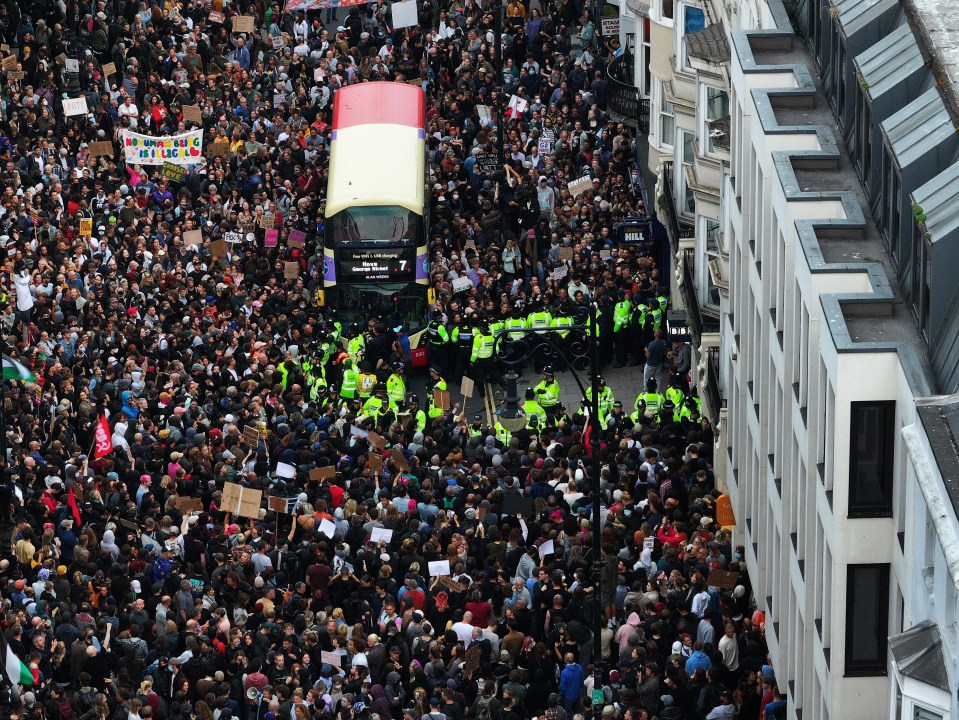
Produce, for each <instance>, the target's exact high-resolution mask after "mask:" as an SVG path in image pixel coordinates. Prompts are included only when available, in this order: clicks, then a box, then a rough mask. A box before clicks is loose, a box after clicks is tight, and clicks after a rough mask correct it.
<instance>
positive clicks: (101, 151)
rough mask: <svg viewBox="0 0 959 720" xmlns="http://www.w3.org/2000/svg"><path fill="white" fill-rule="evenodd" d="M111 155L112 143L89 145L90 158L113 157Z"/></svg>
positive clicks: (103, 142) (99, 142)
mask: <svg viewBox="0 0 959 720" xmlns="http://www.w3.org/2000/svg"><path fill="white" fill-rule="evenodd" d="M113 154H114V153H113V143H112V142H110V141H109V140H99V141H97V142H92V143H90V155H91V156H92V157H101V156H104V157H113Z"/></svg>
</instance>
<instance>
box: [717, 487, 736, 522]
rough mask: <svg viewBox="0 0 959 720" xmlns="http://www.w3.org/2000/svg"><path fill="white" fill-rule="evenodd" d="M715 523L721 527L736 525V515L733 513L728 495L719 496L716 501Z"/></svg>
mask: <svg viewBox="0 0 959 720" xmlns="http://www.w3.org/2000/svg"><path fill="white" fill-rule="evenodd" d="M716 522H718V523H719V524H720V525H722V526H723V527H733V526H735V525H736V514H735V513H734V512H733V503H732V500H730V498H729V495H720V496H719V497H718V498H717V499H716Z"/></svg>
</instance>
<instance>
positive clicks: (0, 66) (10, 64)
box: [0, 55, 17, 72]
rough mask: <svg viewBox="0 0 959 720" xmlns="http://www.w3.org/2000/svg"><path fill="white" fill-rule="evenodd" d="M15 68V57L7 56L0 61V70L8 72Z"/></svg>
mask: <svg viewBox="0 0 959 720" xmlns="http://www.w3.org/2000/svg"><path fill="white" fill-rule="evenodd" d="M16 67H17V56H16V55H7V57H5V58H4V59H3V60H0V70H3V71H4V72H8V71H10V70H13V69H14V68H16Z"/></svg>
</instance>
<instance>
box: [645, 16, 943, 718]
mask: <svg viewBox="0 0 959 720" xmlns="http://www.w3.org/2000/svg"><path fill="white" fill-rule="evenodd" d="M936 4H937V3H936V0H902V1H901V2H900V1H897V0H831V2H828V3H823V2H819V1H818V0H796V1H794V2H790V3H789V4H788V7H787V6H784V5H783V4H782V3H781V2H780V1H779V0H772V1H771V2H769V3H768V5H767V4H764V3H761V2H745V1H744V2H736V3H733V2H720V1H718V0H717V1H716V2H709V1H708V0H707V2H705V3H700V2H685V1H683V2H680V1H679V0H653V3H652V4H651V5H650V6H649V8H648V11H647V12H648V17H649V25H650V28H651V33H650V39H651V43H650V52H649V58H650V63H649V71H650V131H649V144H650V151H649V163H650V169H651V170H652V171H653V172H654V173H656V175H657V177H658V184H657V188H656V194H655V202H656V210H657V213H658V216H659V218H660V220H661V221H662V222H663V224H664V225H665V226H666V229H667V233H668V234H669V237H670V242H671V243H672V249H673V252H674V255H675V258H676V272H675V277H674V278H673V291H674V297H675V298H676V299H677V300H679V301H681V304H683V305H684V306H685V313H686V322H687V324H688V326H689V330H690V333H691V335H692V336H693V340H694V343H695V345H696V353H697V354H696V358H697V362H696V363H695V366H696V377H695V381H696V384H697V386H698V387H699V388H700V391H701V394H702V395H703V399H704V406H705V408H706V412H707V414H708V415H709V417H710V418H711V419H712V420H713V422H714V423H715V424H716V425H717V428H718V430H719V432H718V434H717V436H718V444H717V447H716V449H715V455H716V458H717V461H716V466H717V476H718V477H720V478H722V479H723V480H724V482H725V488H726V491H727V492H728V493H729V495H730V497H731V499H732V503H733V507H734V510H735V513H736V517H737V525H736V528H735V537H736V539H737V542H738V543H739V544H741V545H743V546H744V548H745V556H746V560H747V565H748V568H749V573H750V576H751V579H752V582H753V586H754V589H755V595H756V601H757V603H758V605H759V607H760V609H762V610H764V611H765V612H766V616H767V637H768V640H769V646H770V653H771V656H772V662H773V664H774V666H775V668H776V675H777V681H778V683H779V686H780V689H781V690H782V691H783V692H784V694H785V695H786V697H787V699H788V716H789V717H790V718H795V719H797V720H798V719H800V718H823V719H828V718H885V717H889V718H895V719H896V720H899V719H900V718H902V719H908V720H935V719H936V718H951V717H959V701H957V693H959V661H957V652H959V647H957V627H959V617H957V612H959V610H957V608H959V605H957V601H959V520H957V508H959V442H957V440H959V396H957V395H956V393H957V391H959V283H957V282H956V281H955V279H954V278H953V277H952V268H953V267H955V266H956V264H957V262H959V114H957V109H959V103H957V101H956V96H955V94H954V92H953V90H952V88H953V87H954V86H955V85H954V82H959V52H957V51H955V50H953V51H951V52H950V50H949V47H950V46H954V44H955V43H954V40H952V39H951V38H950V37H949V35H948V30H947V26H948V21H947V20H946V18H947V17H948V15H949V13H948V12H947V10H948V9H947V8H945V7H942V8H938V9H937V8H936V7H935V6H936ZM938 4H940V5H941V3H938ZM650 200H651V202H652V201H653V198H651V199H650Z"/></svg>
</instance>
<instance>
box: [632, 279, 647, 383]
mask: <svg viewBox="0 0 959 720" xmlns="http://www.w3.org/2000/svg"><path fill="white" fill-rule="evenodd" d="M632 299H633V303H632V307H631V309H630V311H629V345H630V347H629V352H630V354H631V355H632V356H633V358H632V360H630V362H629V366H630V367H635V366H637V365H643V364H644V363H645V362H646V345H647V344H648V343H647V342H646V312H647V310H649V308H648V307H646V304H645V303H644V302H643V298H642V295H640V294H639V293H636V294H635V295H633V298H632Z"/></svg>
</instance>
